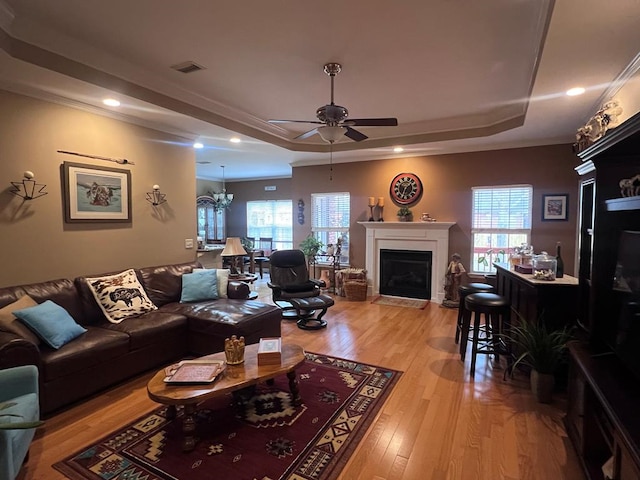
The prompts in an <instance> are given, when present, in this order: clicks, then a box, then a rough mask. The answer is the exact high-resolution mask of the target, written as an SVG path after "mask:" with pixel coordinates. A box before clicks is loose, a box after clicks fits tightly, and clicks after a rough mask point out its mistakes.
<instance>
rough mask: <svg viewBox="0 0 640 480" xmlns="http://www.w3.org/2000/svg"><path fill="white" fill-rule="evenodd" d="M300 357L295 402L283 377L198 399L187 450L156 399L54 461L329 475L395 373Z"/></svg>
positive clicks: (114, 470)
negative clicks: (154, 405)
mask: <svg viewBox="0 0 640 480" xmlns="http://www.w3.org/2000/svg"><path fill="white" fill-rule="evenodd" d="M306 356H307V359H306V361H305V363H304V364H303V366H302V367H300V368H299V369H298V370H297V373H298V379H299V382H300V394H301V396H302V400H303V403H302V405H300V406H299V407H296V406H294V405H293V404H292V402H291V397H290V395H289V384H288V379H287V377H286V376H283V377H282V378H277V379H276V380H275V382H274V383H273V385H268V384H259V385H257V386H256V387H254V388H253V389H245V390H242V391H240V392H237V394H236V395H233V396H232V395H229V396H227V397H222V398H220V399H215V400H212V401H209V402H205V403H203V404H202V405H200V406H199V408H198V416H197V433H198V437H199V439H200V440H199V442H198V443H197V445H196V448H195V450H194V451H192V452H189V453H183V452H182V451H181V440H182V432H181V423H182V422H181V420H182V412H181V411H179V414H178V417H177V418H176V419H175V420H168V419H167V418H166V415H165V414H166V407H162V408H158V409H156V410H155V411H153V412H151V413H149V414H147V415H144V416H143V417H140V418H138V419H137V420H136V421H135V422H133V423H131V424H130V425H127V426H126V427H124V428H122V429H121V430H119V431H116V432H113V433H111V434H110V435H107V436H106V437H104V438H102V439H101V440H100V441H98V442H96V443H95V444H93V445H89V446H87V447H86V448H83V449H82V450H81V451H79V452H77V453H75V454H73V455H71V456H69V457H67V458H66V459H64V460H63V461H61V462H58V463H56V464H55V465H53V467H54V468H56V469H57V470H59V471H60V472H62V473H63V474H65V475H66V476H68V477H69V478H71V479H74V480H76V479H81V480H86V479H90V480H125V479H129V480H130V479H136V480H154V479H161V480H169V479H171V480H176V479H177V480H200V479H202V480H204V479H212V478H220V479H225V480H234V479H238V480H239V479H243V480H244V479H247V480H253V479H257V480H275V479H289V480H311V479H313V480H328V479H332V478H336V477H337V476H338V474H339V473H340V471H341V470H342V468H343V467H344V465H345V464H346V462H347V460H348V459H349V456H350V455H351V453H353V451H354V449H355V448H356V446H357V444H358V442H359V441H360V440H361V439H362V437H363V435H364V434H365V432H366V431H367V428H368V427H369V425H371V423H372V422H373V420H374V419H375V417H376V414H377V413H378V411H379V410H380V408H381V407H382V405H383V403H384V402H385V400H386V398H387V397H388V396H389V394H390V393H391V390H392V389H393V387H394V385H395V384H396V382H397V381H398V379H399V377H400V375H401V372H399V371H396V370H391V369H388V368H381V367H376V366H372V365H365V364H363V363H358V362H353V361H350V360H344V359H340V358H333V357H327V356H325V355H318V354H314V353H307V354H306Z"/></svg>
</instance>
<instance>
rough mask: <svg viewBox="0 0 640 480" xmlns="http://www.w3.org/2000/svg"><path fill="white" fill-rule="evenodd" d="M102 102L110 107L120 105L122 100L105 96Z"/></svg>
mask: <svg viewBox="0 0 640 480" xmlns="http://www.w3.org/2000/svg"><path fill="white" fill-rule="evenodd" d="M102 103H104V104H105V105H107V106H108V107H119V106H120V102H119V101H118V100H116V99H115V98H105V99H104V100H103V101H102Z"/></svg>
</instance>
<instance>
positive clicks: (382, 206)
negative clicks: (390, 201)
mask: <svg viewBox="0 0 640 480" xmlns="http://www.w3.org/2000/svg"><path fill="white" fill-rule="evenodd" d="M378 208H379V209H380V217H379V218H378V221H379V222H384V218H382V211H383V210H384V197H379V198H378Z"/></svg>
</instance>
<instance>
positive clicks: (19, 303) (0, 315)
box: [0, 295, 40, 345]
mask: <svg viewBox="0 0 640 480" xmlns="http://www.w3.org/2000/svg"><path fill="white" fill-rule="evenodd" d="M36 305H38V303H37V302H36V301H35V300H34V299H33V298H31V297H30V296H29V295H23V296H22V297H20V298H19V299H18V300H16V301H15V302H13V303H10V304H9V305H6V306H5V307H2V308H0V330H4V331H5V332H12V333H15V334H16V335H18V336H20V337H22V338H24V339H25V340H28V341H30V342H31V343H34V344H36V345H40V338H38V336H37V335H35V334H34V333H33V332H32V331H31V330H29V329H28V328H27V327H25V326H24V325H23V324H22V323H21V322H20V321H19V320H18V319H17V317H16V316H15V315H14V314H13V313H12V312H13V311H14V310H20V309H22V308H27V307H35V306H36Z"/></svg>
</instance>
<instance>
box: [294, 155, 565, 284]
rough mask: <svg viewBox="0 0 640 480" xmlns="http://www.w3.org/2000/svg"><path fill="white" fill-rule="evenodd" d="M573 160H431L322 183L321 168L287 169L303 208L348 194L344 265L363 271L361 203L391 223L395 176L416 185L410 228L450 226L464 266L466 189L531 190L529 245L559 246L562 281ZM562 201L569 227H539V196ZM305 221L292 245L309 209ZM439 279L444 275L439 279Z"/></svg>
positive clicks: (360, 169)
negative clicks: (316, 196) (419, 187)
mask: <svg viewBox="0 0 640 480" xmlns="http://www.w3.org/2000/svg"><path fill="white" fill-rule="evenodd" d="M577 163H578V162H577V159H576V157H575V155H573V153H572V152H571V147H570V146H569V145H556V146H546V147H536V148H524V149H512V150H499V151H490V152H475V153H464V154H454V155H440V156H430V157H415V158H401V159H393V160H379V161H371V162H354V163H340V164H337V165H334V167H333V180H332V181H330V180H329V169H328V167H327V166H312V167H298V168H294V169H293V180H292V194H293V195H292V198H293V199H294V203H297V200H298V198H302V199H303V200H304V202H305V205H307V206H308V205H310V202H311V196H310V193H312V192H315V193H318V192H342V191H349V192H350V193H351V214H352V219H351V220H352V224H351V229H350V239H351V252H350V256H351V264H352V265H353V266H357V267H363V266H364V263H365V251H364V250H365V229H364V227H363V226H361V225H358V224H357V223H356V222H358V221H365V220H367V219H368V217H369V208H368V207H367V203H368V197H369V196H373V197H376V198H377V197H384V198H385V208H384V219H385V220H386V221H397V218H396V212H397V210H398V207H397V206H396V205H394V204H393V203H392V202H391V197H390V196H389V184H390V182H391V179H392V178H393V177H394V176H395V175H396V174H398V173H400V172H413V173H415V174H417V175H418V176H419V177H420V179H421V180H422V183H423V186H424V194H423V196H422V198H421V199H420V200H419V202H418V203H417V204H415V205H414V206H412V207H411V209H412V211H413V212H414V220H415V221H419V217H420V214H421V213H422V212H428V213H429V214H431V216H432V217H434V218H436V219H437V220H440V221H449V222H456V225H455V226H453V227H452V228H451V231H450V232H451V236H450V243H449V251H450V252H451V253H453V252H454V251H455V252H459V253H460V254H461V255H462V261H463V263H464V264H465V265H466V266H468V265H469V258H470V248H471V247H470V236H471V235H470V231H471V187H473V186H492V185H505V184H531V185H533V187H534V198H533V225H532V243H533V245H534V247H535V249H536V251H540V250H548V251H549V252H555V245H556V241H561V242H562V244H563V257H564V259H565V269H566V271H567V273H570V272H573V268H574V260H573V257H574V249H575V246H574V244H575V232H576V209H577V195H576V192H577V174H576V173H575V172H574V170H573V167H574V166H575V165H577ZM556 193H568V194H569V221H566V222H542V221H541V215H542V213H541V211H542V195H543V194H556ZM305 214H306V217H307V220H306V222H305V224H304V225H302V226H300V225H298V224H297V222H294V244H296V245H297V244H298V243H299V242H300V241H301V240H302V239H304V237H306V236H307V235H308V234H309V232H310V229H311V226H310V217H309V210H308V207H307V209H306V211H305ZM443 273H444V272H443Z"/></svg>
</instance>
